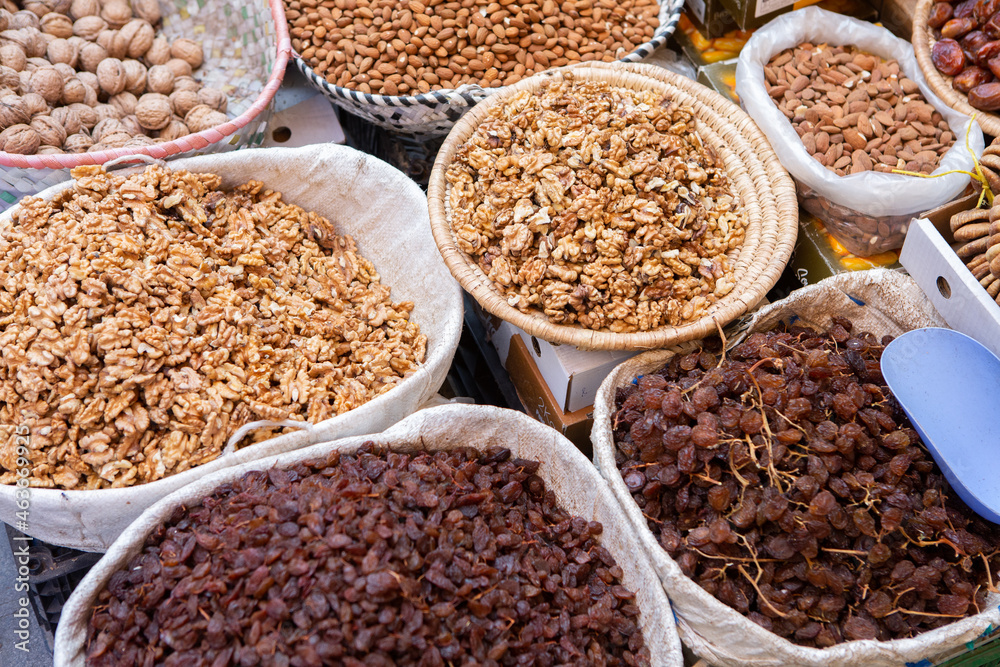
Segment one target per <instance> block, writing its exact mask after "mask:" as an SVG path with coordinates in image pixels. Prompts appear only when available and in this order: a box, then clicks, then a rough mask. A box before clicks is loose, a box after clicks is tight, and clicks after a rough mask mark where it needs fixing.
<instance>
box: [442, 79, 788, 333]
mask: <svg viewBox="0 0 1000 667" xmlns="http://www.w3.org/2000/svg"><path fill="white" fill-rule="evenodd" d="M571 69H572V70H573V73H574V76H575V77H576V78H577V80H600V81H607V82H608V83H610V84H611V85H613V86H619V87H623V88H632V89H636V90H644V89H649V88H653V89H658V90H661V91H662V92H663V94H664V95H665V96H667V97H669V98H671V99H674V100H676V101H677V102H678V103H680V104H684V105H690V106H691V107H692V108H693V110H694V115H695V118H696V119H697V120H698V125H697V132H698V133H699V134H700V135H701V137H702V138H703V139H704V140H705V142H706V143H707V144H708V145H710V146H711V147H712V148H713V149H714V150H715V151H716V153H717V154H718V155H719V156H720V157H721V158H722V160H723V162H724V164H725V166H726V170H727V173H728V175H729V177H730V180H731V183H732V187H733V191H734V194H736V195H737V196H738V197H739V198H740V199H741V201H742V203H743V208H744V211H745V213H746V216H747V228H746V240H745V241H744V244H743V246H742V247H741V248H740V249H739V250H738V251H735V254H736V256H735V261H734V262H733V266H734V274H733V280H734V282H735V284H736V286H735V287H734V288H733V290H732V292H730V293H729V294H727V295H726V296H724V297H723V298H721V299H720V300H719V301H717V302H716V303H714V304H712V305H711V306H710V307H709V309H708V312H707V313H706V314H705V316H704V317H702V318H700V319H698V320H695V321H693V322H690V323H688V324H684V325H681V326H668V327H662V328H659V329H655V330H653V331H647V332H640V333H627V334H619V333H612V332H610V331H593V330H590V329H585V328H582V327H579V326H567V325H557V324H553V323H551V322H549V320H548V318H546V317H545V315H544V314H542V313H541V312H532V313H522V312H521V311H519V310H517V309H515V308H513V307H511V306H509V305H508V304H507V301H506V299H505V298H504V297H503V295H502V294H501V292H500V291H499V290H498V289H497V288H496V287H495V285H494V284H493V281H492V280H490V278H489V277H488V276H487V275H486V274H485V273H484V272H483V270H482V269H480V268H479V266H478V265H477V264H476V262H475V260H474V259H472V258H471V257H469V256H468V255H466V254H465V253H464V252H462V251H461V250H460V249H459V248H458V246H457V243H456V239H455V234H454V232H453V230H452V227H451V222H450V215H449V211H448V210H446V209H447V206H448V205H447V202H448V201H449V197H448V193H449V186H448V184H447V182H446V179H445V171H446V170H447V167H448V165H449V164H450V163H451V161H452V159H453V157H454V156H455V154H456V152H457V151H458V149H459V147H460V146H461V145H462V144H463V143H464V142H465V140H466V139H467V138H468V137H469V136H470V135H471V134H472V132H473V131H474V130H475V128H476V127H477V126H478V124H479V123H480V122H481V121H482V119H484V118H485V117H486V114H487V113H488V111H489V109H490V108H491V107H493V106H495V105H497V104H500V103H502V102H503V101H504V99H506V98H507V97H509V96H510V95H512V94H514V93H516V92H519V91H521V90H525V89H527V90H537V89H539V88H540V87H541V85H542V84H543V83H544V82H545V81H546V80H547V79H553V78H555V77H562V76H563V74H564V72H565V71H566V70H565V69H557V70H551V71H549V72H545V73H542V74H540V75H538V76H534V77H531V78H530V79H525V80H524V81H521V82H518V83H517V84H514V85H513V86H510V87H509V88H507V89H506V90H505V91H504V92H503V93H500V94H498V95H495V96H493V97H491V98H490V99H488V100H486V101H485V102H483V103H481V104H479V105H478V106H477V107H476V108H475V109H473V110H472V111H470V112H469V114H467V115H466V116H464V117H463V118H462V119H461V120H459V121H458V123H457V124H456V125H455V128H454V129H453V130H452V132H451V134H449V135H448V138H447V139H446V140H445V142H444V145H443V146H442V147H441V151H440V152H439V153H438V157H437V160H436V162H435V163H434V169H433V172H432V173H431V179H430V184H429V187H428V193H427V199H428V206H429V207H430V218H431V229H432V231H433V232H434V240H435V242H436V243H437V245H438V249H439V250H440V251H441V254H442V255H443V256H444V259H445V263H446V264H447V265H448V268H449V269H450V270H451V272H452V274H453V275H454V276H455V278H456V279H457V280H458V282H459V283H460V284H461V285H462V287H463V288H465V290H466V291H468V292H469V293H470V294H471V295H472V296H473V297H474V298H475V299H476V301H478V302H479V304H480V305H481V306H482V307H483V308H484V309H485V310H486V311H488V312H490V313H492V314H493V315H496V316H497V317H499V318H501V319H503V320H506V321H508V322H510V323H512V324H513V325H515V326H517V327H519V328H521V329H523V330H524V331H526V332H528V333H529V334H531V335H533V336H537V337H538V338H541V339H543V340H547V341H549V342H552V343H566V344H570V345H575V346H576V347H579V348H581V349H594V350H644V349H655V348H661V347H667V346H670V345H676V344H678V343H682V342H684V341H689V340H694V339H697V338H702V337H704V336H706V335H709V334H711V333H714V332H715V331H716V329H717V327H718V326H724V325H725V324H727V323H728V322H730V321H732V320H734V319H736V318H737V317H739V316H740V315H743V314H744V313H746V312H747V311H748V310H749V309H750V308H752V307H753V306H755V305H756V304H757V303H758V302H759V301H760V300H761V299H762V298H763V297H764V295H765V294H767V292H768V291H769V290H770V289H771V287H773V286H774V284H775V283H776V282H777V280H778V277H779V276H780V275H781V272H782V270H784V268H785V265H786V264H787V262H788V259H789V257H790V256H791V253H792V249H793V247H794V246H795V239H796V235H797V233H798V204H797V201H796V196H795V185H794V183H793V182H792V179H791V177H790V176H789V175H788V172H786V171H785V170H784V168H783V167H782V166H781V164H780V163H779V162H778V159H777V157H776V156H775V155H774V151H773V150H772V149H771V147H770V145H769V144H768V143H767V139H766V138H765V137H764V135H763V134H762V133H761V131H760V130H759V129H758V128H757V126H756V125H755V124H754V123H753V121H752V120H751V119H750V117H749V116H747V115H746V114H745V113H744V112H743V111H742V110H741V109H740V108H739V107H737V106H736V105H735V104H733V103H732V102H730V101H728V100H726V99H724V98H723V97H722V96H720V95H719V94H718V93H715V92H713V91H711V90H709V89H708V88H706V87H704V86H702V85H701V84H698V83H694V82H692V81H690V80H688V79H686V78H684V77H681V76H678V75H676V74H673V73H671V72H668V71H667V70H664V69H662V68H659V67H654V66H651V65H636V64H630V65H622V64H617V63H615V64H604V63H595V64H587V65H579V66H576V67H573V68H571Z"/></svg>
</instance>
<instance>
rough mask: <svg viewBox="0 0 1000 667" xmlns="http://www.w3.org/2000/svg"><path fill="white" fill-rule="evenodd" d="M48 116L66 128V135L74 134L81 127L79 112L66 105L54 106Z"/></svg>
mask: <svg viewBox="0 0 1000 667" xmlns="http://www.w3.org/2000/svg"><path fill="white" fill-rule="evenodd" d="M49 116H51V117H52V120H54V121H55V122H57V123H59V125H61V126H62V127H63V129H64V130H66V134H67V135H70V134H76V133H77V132H79V131H80V130H82V129H83V121H81V120H80V114H78V113H77V112H76V111H75V110H74V109H72V108H70V107H68V106H66V107H56V108H55V109H53V110H52V111H51V112H50V113H49Z"/></svg>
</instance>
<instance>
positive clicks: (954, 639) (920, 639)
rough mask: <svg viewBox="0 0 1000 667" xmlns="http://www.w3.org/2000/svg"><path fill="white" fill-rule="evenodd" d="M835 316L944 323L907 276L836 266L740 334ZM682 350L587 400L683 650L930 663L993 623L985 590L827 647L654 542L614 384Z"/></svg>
mask: <svg viewBox="0 0 1000 667" xmlns="http://www.w3.org/2000/svg"><path fill="white" fill-rule="evenodd" d="M835 315H839V316H842V317H847V318H849V319H850V320H851V321H852V322H854V324H855V326H856V327H857V328H858V329H859V330H863V331H869V332H871V333H873V334H875V335H876V336H882V335H886V334H889V335H892V336H899V335H900V334H902V333H904V332H906V331H909V330H911V329H915V328H919V327H934V326H936V327H944V326H947V325H946V324H945V322H944V320H943V319H941V316H940V315H939V314H938V312H937V311H936V310H934V306H933V305H931V302H930V301H929V300H928V299H927V297H926V296H924V294H923V292H921V291H920V288H919V287H918V286H917V284H916V283H915V282H914V281H913V279H912V278H910V277H909V276H906V275H904V274H902V273H899V272H896V271H890V270H886V269H876V270H872V271H858V272H853V273H841V274H838V275H836V276H833V277H831V278H827V279H826V280H822V281H820V282H818V283H816V284H815V285H810V286H808V287H804V288H802V289H800V290H796V291H795V292H793V293H792V295H791V296H789V297H788V298H787V299H784V300H782V301H778V302H776V303H773V304H770V305H768V306H764V307H763V308H761V309H760V310H758V311H757V312H756V313H754V314H753V315H752V316H750V317H749V322H748V323H747V325H746V326H747V328H746V332H748V333H753V332H757V331H768V330H770V329H773V328H774V327H775V326H777V325H778V324H779V323H780V322H782V321H784V322H791V321H795V322H796V323H798V324H801V325H805V326H812V327H815V328H819V329H825V328H828V327H829V326H830V325H831V323H832V317H833V316H835ZM685 351H686V350H684V349H678V348H673V349H669V350H654V351H652V352H645V353H643V354H641V355H639V356H637V357H633V358H632V359H629V360H628V361H626V362H625V363H623V364H622V365H620V366H618V367H617V368H616V369H615V370H614V371H612V373H611V375H609V376H608V377H607V379H606V380H605V381H604V382H603V383H602V384H601V388H600V390H599V391H598V393H597V397H596V399H595V401H594V428H593V431H592V433H591V440H592V441H593V444H594V462H595V463H596V464H597V467H598V468H599V469H600V471H601V476H602V477H604V479H606V480H607V481H608V483H609V484H610V485H611V490H612V491H613V492H614V494H615V496H616V497H617V498H618V501H619V502H620V503H621V504H622V507H623V509H624V510H625V513H626V514H627V515H628V517H629V519H630V520H631V521H632V525H633V526H634V527H635V531H636V533H637V534H638V537H639V541H640V542H642V545H643V546H644V547H645V548H646V550H647V552H648V553H649V555H650V558H651V560H652V562H653V568H654V569H655V570H656V571H657V574H659V575H660V580H661V581H662V582H663V586H664V588H665V589H666V591H667V595H669V596H670V603H671V605H672V606H673V609H674V613H675V614H676V617H677V629H678V631H679V632H680V635H681V639H682V640H683V641H684V644H685V645H686V646H687V647H688V648H690V649H691V650H692V651H694V652H695V653H696V654H697V655H698V656H699V657H701V658H704V659H705V660H707V661H708V662H709V663H711V664H712V665H714V666H716V667H779V666H785V665H795V667H862V666H863V667H902V666H903V665H904V664H912V665H930V664H932V663H933V662H934V661H936V660H937V659H940V658H941V657H944V656H948V655H950V654H952V653H953V652H954V651H955V650H956V649H957V650H961V647H962V646H963V645H964V644H966V643H967V642H972V641H974V640H976V639H977V638H978V637H980V636H981V635H983V634H984V633H988V632H991V631H992V630H993V629H994V628H996V627H997V625H998V624H1000V608H998V603H1000V595H997V594H996V593H990V594H989V595H988V596H987V598H986V604H985V606H984V607H983V611H982V612H981V613H979V614H975V615H973V616H969V617H967V618H963V619H961V620H956V621H955V622H953V623H950V624H948V625H945V626H942V627H940V628H936V629H934V630H929V631H927V632H924V633H922V634H920V635H917V636H916V637H911V638H908V639H897V640H893V641H887V642H880V641H875V640H862V641H849V642H843V643H841V644H837V645H835V646H831V647H830V648H825V649H819V648H811V647H806V646H799V645H797V644H793V643H792V642H791V641H789V640H787V639H784V638H783V637H779V636H778V635H776V634H774V633H771V632H768V631H767V630H765V629H764V628H762V627H761V626H759V625H757V624H756V623H754V622H753V621H751V620H750V619H749V618H747V617H745V616H743V615H742V614H740V613H739V612H738V611H736V610H735V609H733V608H731V607H729V606H727V605H726V604H724V603H722V602H720V601H719V600H717V599H716V598H715V597H714V596H712V595H711V594H710V593H708V592H707V591H706V590H705V589H703V588H702V587H701V586H699V585H698V584H697V583H695V582H694V581H693V580H692V579H690V578H689V577H687V576H686V575H685V574H684V573H683V572H682V571H681V568H680V566H679V565H678V564H677V563H676V562H675V561H674V560H673V559H672V558H671V557H670V556H669V555H668V554H667V552H666V551H664V549H663V548H662V547H661V546H660V544H659V540H658V539H657V537H656V536H655V535H654V534H653V532H652V531H651V530H650V529H649V527H648V525H647V523H646V518H645V516H644V515H643V513H642V510H640V508H639V506H638V505H637V504H636V503H635V501H634V500H633V499H632V494H631V493H630V492H629V490H628V488H627V487H626V486H625V482H624V480H623V479H622V476H621V473H620V472H619V470H618V466H617V465H616V463H615V443H614V434H613V430H612V423H611V420H612V419H613V417H614V414H615V394H616V392H617V390H618V389H619V388H621V387H625V386H627V385H628V384H630V383H631V382H632V381H633V380H634V379H635V378H636V377H638V376H640V375H644V374H646V373H650V372H653V371H655V370H657V369H659V368H662V367H663V366H664V365H665V364H666V363H667V362H668V361H669V360H670V359H671V358H672V357H673V356H674V355H675V354H678V353H684V352H685ZM928 661H930V662H928Z"/></svg>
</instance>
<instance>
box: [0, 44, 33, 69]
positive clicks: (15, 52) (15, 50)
mask: <svg viewBox="0 0 1000 667" xmlns="http://www.w3.org/2000/svg"><path fill="white" fill-rule="evenodd" d="M27 62H28V56H26V55H25V54H24V49H22V48H21V47H20V46H18V45H17V44H4V45H3V46H0V65H3V66H4V67H9V68H11V69H12V70H14V71H16V72H20V71H21V70H23V69H24V66H25V65H26V64H27Z"/></svg>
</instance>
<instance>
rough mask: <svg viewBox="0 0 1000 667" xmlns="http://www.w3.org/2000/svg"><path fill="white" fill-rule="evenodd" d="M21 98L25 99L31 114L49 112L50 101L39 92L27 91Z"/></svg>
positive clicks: (26, 106) (25, 105)
mask: <svg viewBox="0 0 1000 667" xmlns="http://www.w3.org/2000/svg"><path fill="white" fill-rule="evenodd" d="M21 99H22V100H24V108H25V109H27V111H28V115H29V116H38V115H42V114H47V113H49V103H48V102H46V101H45V98H44V97H42V96H41V95H39V94H38V93H25V94H24V95H21Z"/></svg>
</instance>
